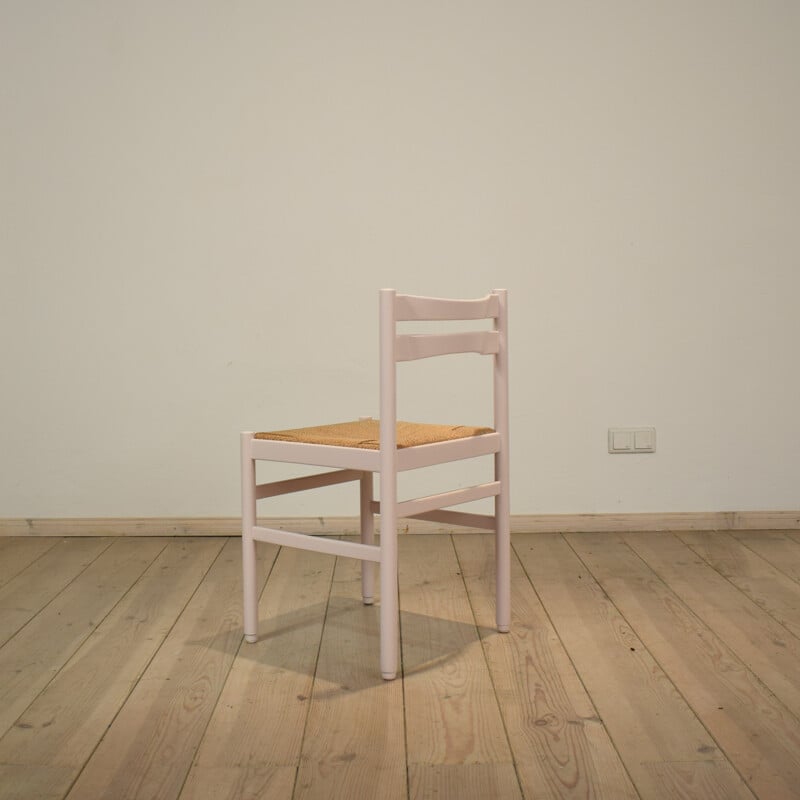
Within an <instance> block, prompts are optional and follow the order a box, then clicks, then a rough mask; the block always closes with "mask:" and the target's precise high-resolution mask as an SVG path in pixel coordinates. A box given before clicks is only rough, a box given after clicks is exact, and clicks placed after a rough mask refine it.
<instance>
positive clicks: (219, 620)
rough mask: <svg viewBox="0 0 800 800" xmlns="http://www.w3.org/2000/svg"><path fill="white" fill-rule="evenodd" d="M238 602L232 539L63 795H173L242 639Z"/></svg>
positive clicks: (238, 567) (237, 560) (238, 562)
mask: <svg viewBox="0 0 800 800" xmlns="http://www.w3.org/2000/svg"><path fill="white" fill-rule="evenodd" d="M121 541H122V542H124V541H126V540H121ZM140 541H141V540H140ZM241 605H242V601H241V558H240V547H239V542H237V541H236V540H234V539H231V540H229V541H228V542H227V543H226V544H225V546H224V548H223V549H222V552H221V553H220V555H219V557H218V558H217V560H216V561H215V562H214V564H213V566H212V567H211V569H210V570H209V572H208V574H207V576H206V578H205V580H204V581H203V583H202V585H201V586H200V587H199V589H198V590H197V592H195V594H194V596H193V597H192V599H191V601H190V602H189V604H188V605H187V607H186V609H185V610H184V611H183V613H182V614H181V616H180V618H179V620H178V622H177V623H176V625H175V627H173V629H172V630H171V631H170V633H169V636H167V638H166V640H165V641H164V643H163V644H162V646H161V648H160V649H159V651H158V653H157V654H156V656H155V657H154V658H153V660H152V662H151V663H150V665H149V667H148V669H147V671H146V672H145V674H144V675H143V676H142V678H141V679H140V681H139V682H138V683H137V685H136V687H135V689H134V690H133V692H132V693H131V695H130V696H129V698H128V700H127V701H126V703H125V705H124V706H123V707H122V709H121V710H120V712H119V714H118V715H117V717H116V718H115V720H114V722H113V723H112V725H111V727H110V728H109V729H108V731H107V733H106V735H105V737H104V739H103V740H102V742H100V744H99V746H98V747H97V749H96V750H95V752H94V754H93V756H92V758H91V759H89V761H88V763H87V764H86V767H85V768H84V770H83V772H82V773H81V775H80V777H79V778H78V780H77V782H76V783H75V785H74V786H73V788H72V791H71V792H70V793H69V795H68V796H69V797H70V798H73V799H75V798H87V799H88V798H98V797H109V798H111V797H113V798H115V799H117V800H123V799H124V798H134V797H136V798H148V800H156V798H174V797H177V795H178V793H179V792H180V789H181V787H182V785H183V782H184V780H185V778H186V775H187V773H188V771H189V767H190V765H191V762H192V758H193V757H194V753H195V751H196V749H197V747H198V745H199V743H200V740H201V738H202V736H203V733H204V731H205V729H206V726H207V724H208V721H209V719H210V717H211V714H212V712H213V710H214V706H215V705H216V702H217V698H218V697H219V694H220V692H221V690H222V687H223V685H224V683H225V679H226V678H227V675H228V670H229V669H230V665H231V663H232V661H233V657H234V655H235V653H236V651H237V650H238V648H239V645H240V644H241V643H242V621H241Z"/></svg>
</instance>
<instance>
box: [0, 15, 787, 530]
mask: <svg viewBox="0 0 800 800" xmlns="http://www.w3.org/2000/svg"><path fill="white" fill-rule="evenodd" d="M799 35H800V5H798V4H796V3H786V2H778V1H777V0H772V1H769V2H761V3H754V2H749V0H748V2H741V1H738V0H725V1H724V2H722V1H720V2H712V1H711V0H706V1H705V2H694V0H692V2H689V1H688V0H685V1H684V0H677V1H675V0H673V1H671V2H666V1H665V2H624V0H615V1H614V2H607V3H594V2H548V3H542V2H494V1H493V2H489V1H488V0H486V1H485V2H475V1H472V2H421V0H409V2H404V3H376V2H366V0H364V1H363V2H356V1H355V0H349V1H347V2H343V1H337V0H333V2H299V1H297V0H294V1H293V2H291V3H278V2H262V3H256V2H244V0H241V1H240V2H224V3H223V2H217V3H212V2H188V0H184V1H183V2H177V1H175V2H167V3H161V2H159V3H156V2H141V3H138V2H137V3H132V2H122V1H121V0H105V1H104V2H100V0H96V2H89V1H88V0H85V1H84V2H78V0H76V1H75V2H70V3H58V2H45V1H42V2H30V0H14V1H11V0H0V102H1V103H2V110H1V114H2V116H1V119H0V204H1V205H0V269H2V296H1V297H0V356H1V357H2V369H3V389H2V395H0V404H2V414H0V437H1V438H0V447H2V458H1V459H0V517H22V516H27V517H65V516H162V515H163V516H170V515H171V516H213V515H235V514H236V513H237V512H238V436H237V434H238V431H239V430H240V429H250V428H252V429H259V428H262V429H263V428H265V427H284V426H286V427H289V426H293V425H296V424H307V423H308V422H310V421H311V420H314V421H319V422H324V421H328V420H332V419H338V418H350V417H354V416H358V415H360V414H365V413H370V412H377V384H376V377H375V376H376V369H375V367H376V360H377V359H376V344H375V337H374V335H373V334H374V332H375V331H376V321H377V298H376V291H377V289H378V288H380V287H382V286H395V287H397V288H398V289H400V290H402V291H407V292H412V293H419V294H432V295H435V294H438V293H444V292H447V291H448V290H450V289H451V288H452V287H453V286H456V287H460V288H461V293H462V294H463V295H464V296H477V295H479V294H483V293H484V292H485V291H486V290H487V289H489V288H491V287H495V286H505V287H507V288H508V289H509V290H510V292H511V304H512V305H511V313H512V336H513V339H512V347H513V352H512V357H513V360H512V368H513V376H512V377H513V380H512V383H513V386H512V398H513V399H512V424H513V435H514V449H513V463H512V466H513V470H514V477H515V486H514V495H513V504H512V510H513V511H514V513H517V514H522V513H562V512H563V513H578V512H625V511H693V510H708V511H714V510H754V509H797V508H800V482H799V481H798V467H797V464H798V454H799V453H800V424H798V420H797V413H798V407H800V376H799V375H798V369H797V344H798V341H799V340H800V315H799V314H798V298H799V297H800V263H799V262H800V258H799V257H798V253H799V252H800V247H798V245H799V244H800V241H798V240H799V239H800V233H798V231H799V230H800V225H798V209H800V156H798V141H800V91H798V88H799V87H798V76H800V49H798V47H797V41H798V36H799ZM470 363H475V362H470ZM404 369H405V366H404ZM423 375H424V377H425V378H426V379H427V378H428V377H432V376H433V373H432V372H431V371H430V370H428V369H427V368H426V367H423ZM406 386H407V388H408V389H409V390H410V391H407V393H406V395H405V397H406V404H405V406H404V407H403V406H402V405H401V410H403V409H405V410H406V416H409V417H410V416H412V415H413V414H414V412H415V411H416V408H417V405H418V400H419V395H420V393H421V391H422V390H423V389H424V386H423V384H421V383H420V382H409V383H407V384H406ZM433 394H434V395H435V399H436V401H437V402H438V404H439V406H440V407H442V408H443V409H444V413H445V414H447V416H448V418H454V419H457V420H459V421H461V420H464V421H467V422H471V421H477V422H480V421H482V420H473V417H474V416H478V412H479V411H481V412H482V410H483V408H484V405H485V404H484V399H483V398H482V396H481V398H480V399H475V398H474V397H473V392H472V391H471V389H470V388H468V389H467V390H464V391H457V390H455V389H454V388H452V387H451V386H450V385H449V384H443V385H441V386H440V388H439V389H437V390H436V391H435V392H433ZM320 405H321V407H322V409H323V410H315V409H319V408H320ZM611 425H620V426H627V425H654V426H656V428H657V430H658V452H657V454H655V455H653V456H633V457H631V456H627V457H626V456H610V455H608V453H607V449H606V430H607V428H608V427H609V426H611ZM469 479H470V475H468V474H467V473H466V472H462V473H460V474H459V480H460V481H462V482H463V481H467V480H469ZM351 494H352V492H349V493H348V492H346V491H344V490H343V491H341V492H338V493H337V490H328V491H327V493H326V494H320V495H319V496H318V497H317V498H316V500H317V502H311V503H309V500H310V499H311V498H308V497H299V496H295V497H293V498H288V499H285V500H283V501H281V502H280V503H277V504H276V505H275V506H274V511H275V513H286V514H307V513H317V512H318V513H325V514H351V513H355V506H354V505H353V503H352V502H350V500H351V496H350V495H351ZM265 512H266V513H269V510H268V509H265Z"/></svg>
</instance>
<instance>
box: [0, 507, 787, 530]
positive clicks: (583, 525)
mask: <svg viewBox="0 0 800 800" xmlns="http://www.w3.org/2000/svg"><path fill="white" fill-rule="evenodd" d="M260 522H261V524H263V525H266V526H268V527H271V528H279V529H283V530H291V531H297V532H298V533H317V534H347V533H357V532H358V518H357V517H265V518H264V519H263V520H260ZM401 525H402V528H401V530H402V531H403V532H404V533H414V534H418V533H419V534H421V533H450V532H453V531H458V532H470V531H473V530H475V529H472V528H452V527H449V526H447V525H440V524H436V523H431V522H422V521H420V520H413V519H406V520H401ZM705 530H716V531H745V530H750V531H757V530H800V511H708V512H696V511H691V512H668V513H663V514H657V513H649V514H517V515H513V516H512V518H511V532H512V533H579V532H587V533H589V532H594V533H597V532H601V533H603V532H617V531H618V532H623V531H705ZM239 532H240V521H239V519H238V518H236V517H202V518H201V517H182V518H172V517H142V518H136V517H125V518H106V519H102V518H94V517H90V518H69V519H44V518H39V519H0V536H236V535H238V534H239Z"/></svg>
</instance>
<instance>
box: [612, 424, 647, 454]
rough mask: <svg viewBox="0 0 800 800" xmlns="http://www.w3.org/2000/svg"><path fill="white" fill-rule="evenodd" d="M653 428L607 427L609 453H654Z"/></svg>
mask: <svg viewBox="0 0 800 800" xmlns="http://www.w3.org/2000/svg"><path fill="white" fill-rule="evenodd" d="M655 451H656V429H655V428H609V429H608V452H609V453H655Z"/></svg>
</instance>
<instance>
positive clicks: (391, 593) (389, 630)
mask: <svg viewBox="0 0 800 800" xmlns="http://www.w3.org/2000/svg"><path fill="white" fill-rule="evenodd" d="M383 511H384V509H383V498H381V512H382V513H381V675H382V677H383V679H384V680H386V681H393V680H394V679H395V678H396V677H397V661H398V642H399V639H400V619H399V616H400V610H399V607H398V599H397V517H396V514H395V512H394V508H391V509H390V510H389V513H383Z"/></svg>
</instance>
